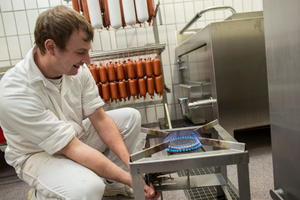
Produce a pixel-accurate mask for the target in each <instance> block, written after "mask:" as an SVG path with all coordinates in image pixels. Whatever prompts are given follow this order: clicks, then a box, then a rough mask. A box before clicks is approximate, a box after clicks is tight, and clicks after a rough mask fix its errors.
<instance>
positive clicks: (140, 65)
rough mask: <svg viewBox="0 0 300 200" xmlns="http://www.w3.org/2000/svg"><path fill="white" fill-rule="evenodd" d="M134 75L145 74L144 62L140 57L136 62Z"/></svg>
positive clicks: (142, 75)
mask: <svg viewBox="0 0 300 200" xmlns="http://www.w3.org/2000/svg"><path fill="white" fill-rule="evenodd" d="M136 75H137V77H138V78H142V77H144V76H145V72H144V62H143V59H142V58H139V61H137V62H136Z"/></svg>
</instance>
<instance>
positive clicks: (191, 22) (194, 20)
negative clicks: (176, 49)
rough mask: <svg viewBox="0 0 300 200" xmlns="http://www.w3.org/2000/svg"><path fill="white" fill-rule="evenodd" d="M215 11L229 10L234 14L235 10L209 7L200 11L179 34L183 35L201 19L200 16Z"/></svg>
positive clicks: (229, 7)
mask: <svg viewBox="0 0 300 200" xmlns="http://www.w3.org/2000/svg"><path fill="white" fill-rule="evenodd" d="M216 10H230V11H231V12H232V13H236V11H235V9H234V8H233V7H231V6H214V7H209V8H205V9H203V10H201V11H200V12H198V13H197V14H196V15H195V16H194V17H193V18H192V19H191V20H190V21H189V22H188V23H187V25H185V26H184V27H183V28H182V29H181V31H180V34H183V33H184V32H185V31H186V30H187V29H188V28H190V27H191V26H192V25H193V24H194V23H195V22H196V21H197V20H198V19H200V18H201V17H202V15H203V14H204V13H206V12H208V11H216Z"/></svg>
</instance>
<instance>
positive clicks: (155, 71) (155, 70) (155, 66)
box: [153, 56, 162, 76]
mask: <svg viewBox="0 0 300 200" xmlns="http://www.w3.org/2000/svg"><path fill="white" fill-rule="evenodd" d="M161 73H162V69H161V63H160V60H159V59H158V58H157V56H155V59H154V60H153V74H154V75H155V76H159V75H161Z"/></svg>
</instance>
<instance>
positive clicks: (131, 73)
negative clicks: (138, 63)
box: [127, 59, 136, 79]
mask: <svg viewBox="0 0 300 200" xmlns="http://www.w3.org/2000/svg"><path fill="white" fill-rule="evenodd" d="M127 75H128V78H130V79H134V78H136V75H135V72H134V68H133V63H132V61H131V60H130V59H128V63H127Z"/></svg>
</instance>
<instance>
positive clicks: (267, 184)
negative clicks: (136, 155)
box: [0, 129, 273, 200]
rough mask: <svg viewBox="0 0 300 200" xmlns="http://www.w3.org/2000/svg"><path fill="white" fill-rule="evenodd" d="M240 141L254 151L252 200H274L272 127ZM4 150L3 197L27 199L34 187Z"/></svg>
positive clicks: (178, 199) (0, 162) (176, 195)
mask: <svg viewBox="0 0 300 200" xmlns="http://www.w3.org/2000/svg"><path fill="white" fill-rule="evenodd" d="M235 138H236V139H237V140H238V141H239V142H245V143H246V147H247V149H248V151H249V154H250V164H249V171H250V186H251V197H252V198H251V199H252V200H271V198H270V195H269V190H270V189H273V165H272V154H271V139H270V133H269V129H264V130H252V131H246V132H242V133H236V134H235ZM3 156H4V154H3V152H0V200H26V193H27V191H28V190H29V189H30V187H29V186H28V185H26V183H24V182H22V181H21V180H19V179H18V177H17V176H16V174H15V172H14V169H13V168H12V167H10V166H9V165H7V164H6V163H5V160H4V158H3ZM228 176H229V178H230V180H231V181H232V182H233V183H234V184H235V185H237V178H236V168H235V167H234V166H228ZM163 199H164V200H184V199H187V198H186V197H185V195H184V192H183V191H177V192H164V193H163ZM103 200H127V198H124V197H109V198H108V197H104V198H103Z"/></svg>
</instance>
